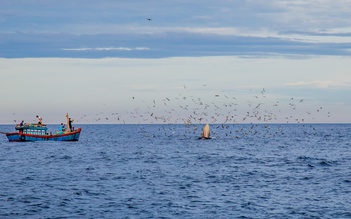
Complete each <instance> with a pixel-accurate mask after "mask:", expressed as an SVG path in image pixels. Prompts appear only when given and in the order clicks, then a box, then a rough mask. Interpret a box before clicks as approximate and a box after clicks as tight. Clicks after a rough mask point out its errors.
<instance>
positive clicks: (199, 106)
mask: <svg viewBox="0 0 351 219" xmlns="http://www.w3.org/2000/svg"><path fill="white" fill-rule="evenodd" d="M204 86H205V85H204ZM193 94H194V93H192V92H191V91H189V89H188V87H187V86H185V85H184V86H183V88H182V91H181V92H178V93H177V94H175V95H173V96H164V97H163V98H161V99H150V100H149V101H147V100H146V99H141V98H139V97H137V96H133V97H131V101H133V102H134V103H133V104H134V105H136V106H137V107H136V108H134V109H133V110H131V111H125V112H113V113H109V114H106V113H104V112H101V113H98V114H96V115H95V122H97V123H113V124H126V123H130V124H140V125H141V124H166V125H174V124H184V125H185V127H186V130H188V133H193V134H199V133H201V132H202V128H201V127H202V126H204V124H206V123H209V124H210V125H211V134H212V135H213V134H216V132H217V133H221V134H224V135H225V136H235V137H236V138H238V137H240V136H247V135H256V134H259V133H262V132H263V131H264V130H265V131H267V130H270V128H271V127H270V126H269V124H274V123H306V124H307V123H309V122H314V118H315V117H318V118H319V117H321V116H324V117H330V112H326V111H325V110H324V107H322V106H318V107H315V106H312V108H311V107H310V108H309V109H308V110H307V107H306V106H304V104H305V100H304V99H301V98H300V99H297V98H293V97H292V98H285V99H284V98H282V99H281V100H274V99H272V98H271V96H270V95H269V94H267V92H266V90H265V89H264V88H262V89H260V90H257V91H253V90H249V91H248V93H247V94H245V95H244V96H243V95H241V96H237V97H235V96H231V95H229V94H226V93H223V92H218V93H214V94H212V95H211V96H205V97H199V96H194V95H193ZM86 118H87V115H83V116H81V117H80V118H79V119H77V121H76V122H77V123H79V121H84V119H86ZM240 124H249V126H246V127H243V126H240ZM259 124H261V125H259ZM262 124H263V125H262ZM234 125H236V126H237V127H238V128H237V129H236V130H235V129H232V128H230V127H231V126H234ZM140 127H141V131H142V132H143V133H146V130H145V128H144V126H140ZM262 127H263V129H262ZM217 130H221V131H219V132H218V131H217ZM225 130H228V131H225ZM159 131H160V132H161V133H164V135H172V134H174V133H175V130H174V126H160V128H159ZM275 132H283V130H276V131H275ZM267 133H268V132H267ZM268 134H269V135H271V136H272V135H274V133H272V132H269V133H268Z"/></svg>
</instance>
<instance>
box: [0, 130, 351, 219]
mask: <svg viewBox="0 0 351 219" xmlns="http://www.w3.org/2000/svg"><path fill="white" fill-rule="evenodd" d="M76 126H78V125H76ZM80 127H82V128H83V131H82V134H81V137H80V141H79V142H24V143H15V142H8V141H7V138H6V136H5V135H0V218H351V125H350V124H326V125H325V124H313V125H308V124H305V125H302V124H296V125H293V124H289V125H279V124H276V125H211V134H212V137H213V138H212V139H211V140H198V139H197V138H198V136H199V135H200V133H201V129H202V127H203V125H198V126H194V125H189V126H186V125H81V126H80ZM50 128H52V129H57V128H58V127H56V126H52V127H50V126H49V129H50ZM13 130H14V129H13V127H12V126H8V125H1V126H0V131H13Z"/></svg>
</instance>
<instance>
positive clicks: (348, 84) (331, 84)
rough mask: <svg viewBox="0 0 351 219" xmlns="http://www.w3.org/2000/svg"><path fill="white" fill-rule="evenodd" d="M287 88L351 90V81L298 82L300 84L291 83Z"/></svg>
mask: <svg viewBox="0 0 351 219" xmlns="http://www.w3.org/2000/svg"><path fill="white" fill-rule="evenodd" d="M287 86H295V87H310V88H322V89H327V88H347V89H351V81H344V82H341V81H330V80H325V81H318V80H316V81H310V82H306V81H298V82H291V83H287Z"/></svg>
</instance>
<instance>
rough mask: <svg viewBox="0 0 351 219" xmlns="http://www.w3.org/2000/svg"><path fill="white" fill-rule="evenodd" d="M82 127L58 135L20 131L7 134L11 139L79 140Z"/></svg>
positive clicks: (19, 140)
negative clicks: (23, 132) (32, 133)
mask: <svg viewBox="0 0 351 219" xmlns="http://www.w3.org/2000/svg"><path fill="white" fill-rule="evenodd" d="M81 130H82V129H81V128H79V129H78V130H77V131H73V132H69V133H63V134H57V135H31V134H20V133H17V132H16V133H8V134H6V136H7V138H8V140H9V141H16V142H21V141H78V140H79V136H80V132H81Z"/></svg>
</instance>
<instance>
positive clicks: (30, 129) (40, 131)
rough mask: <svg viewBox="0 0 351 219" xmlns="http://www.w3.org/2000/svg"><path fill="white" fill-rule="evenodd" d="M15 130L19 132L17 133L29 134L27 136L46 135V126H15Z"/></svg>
mask: <svg viewBox="0 0 351 219" xmlns="http://www.w3.org/2000/svg"><path fill="white" fill-rule="evenodd" d="M16 130H19V133H21V134H22V133H23V134H29V135H47V134H48V133H47V130H48V128H47V127H46V125H38V124H25V125H24V126H16Z"/></svg>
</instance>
